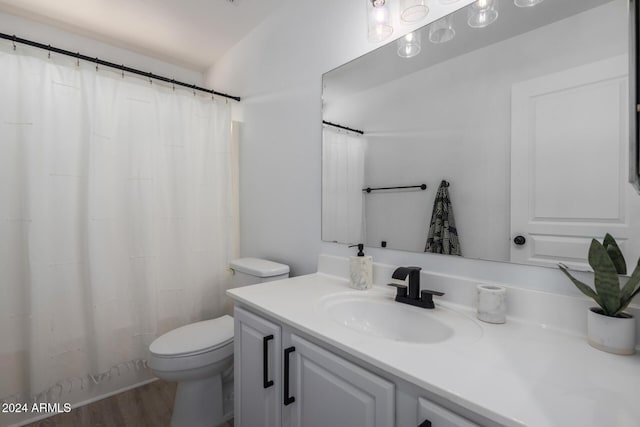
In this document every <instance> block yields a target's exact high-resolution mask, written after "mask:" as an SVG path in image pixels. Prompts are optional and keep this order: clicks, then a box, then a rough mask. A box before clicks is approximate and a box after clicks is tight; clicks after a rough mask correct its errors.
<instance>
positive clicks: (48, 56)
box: [47, 45, 51, 59]
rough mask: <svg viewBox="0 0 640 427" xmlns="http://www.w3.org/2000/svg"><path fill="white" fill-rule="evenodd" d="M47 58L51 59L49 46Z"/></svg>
mask: <svg viewBox="0 0 640 427" xmlns="http://www.w3.org/2000/svg"><path fill="white" fill-rule="evenodd" d="M47 58H49V59H51V45H49V53H47Z"/></svg>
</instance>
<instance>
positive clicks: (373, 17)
mask: <svg viewBox="0 0 640 427" xmlns="http://www.w3.org/2000/svg"><path fill="white" fill-rule="evenodd" d="M379 4H380V5H379V6H375V5H376V1H375V0H374V1H371V0H367V10H368V12H367V27H368V39H369V41H370V42H372V43H377V42H381V41H383V40H385V39H387V38H389V36H391V34H393V26H392V25H391V19H390V14H389V7H388V6H387V5H386V4H385V2H384V1H382V2H381V3H380V2H379Z"/></svg>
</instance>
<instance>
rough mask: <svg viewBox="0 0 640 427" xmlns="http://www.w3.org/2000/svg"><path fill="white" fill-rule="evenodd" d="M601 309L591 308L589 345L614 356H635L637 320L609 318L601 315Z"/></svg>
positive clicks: (588, 324)
mask: <svg viewBox="0 0 640 427" xmlns="http://www.w3.org/2000/svg"><path fill="white" fill-rule="evenodd" d="M601 311H602V310H601V309H600V308H599V307H591V308H590V309H589V312H588V316H587V337H588V339H589V344H591V346H592V347H595V348H597V349H598V350H602V351H606V352H609V353H614V354H625V355H627V354H634V353H635V351H636V349H635V347H636V319H634V317H633V316H632V315H630V314H627V313H623V315H624V316H626V317H609V316H605V315H604V314H600V312H601Z"/></svg>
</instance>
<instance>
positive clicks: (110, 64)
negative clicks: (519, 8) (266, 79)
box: [0, 33, 240, 102]
mask: <svg viewBox="0 0 640 427" xmlns="http://www.w3.org/2000/svg"><path fill="white" fill-rule="evenodd" d="M0 39H5V40H9V41H12V42H13V50H16V43H22V44H26V45H27V46H32V47H37V48H39V49H43V50H46V51H49V53H51V52H55V53H59V54H61V55H66V56H71V57H73V58H76V65H78V66H79V65H80V60H81V59H82V60H84V61H87V62H93V63H95V64H96V69H97V68H98V65H104V66H105V67H109V68H115V69H116V70H121V71H122V73H123V74H124V73H125V72H127V73H131V74H136V75H139V76H143V77H148V78H150V79H152V78H153V79H155V80H160V81H163V82H166V83H171V84H172V85H178V86H182V87H187V88H190V89H193V90H198V91H200V92H206V93H210V94H212V95H217V96H221V97H223V98H228V99H233V100H235V101H238V102H240V97H239V96H233V95H229V94H226V93H222V92H218V91H215V90H213V89H207V88H204V87H200V86H196V85H193V84H189V83H184V82H181V81H178V80H175V79H170V78H168V77H164V76H159V75H157V74H153V73H151V72H148V71H141V70H138V69H136V68H131V67H127V66H125V65H123V64H116V63H113V62H109V61H105V60H103V59H99V58H97V57H96V58H92V57H90V56H87V55H83V54H81V53H80V52H71V51H69V50H65V49H60V48H59V47H55V46H51V45H46V44H44V43H38V42H34V41H33V40H27V39H23V38H20V37H16V35H15V34H12V35H9V34H4V33H0Z"/></svg>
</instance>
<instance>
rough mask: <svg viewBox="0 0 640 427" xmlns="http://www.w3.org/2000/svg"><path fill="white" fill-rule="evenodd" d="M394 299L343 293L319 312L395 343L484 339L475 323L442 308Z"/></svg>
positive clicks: (382, 294) (378, 293)
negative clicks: (423, 306)
mask: <svg viewBox="0 0 640 427" xmlns="http://www.w3.org/2000/svg"><path fill="white" fill-rule="evenodd" d="M393 298H394V297H393V295H391V294H389V293H387V292H383V291H376V290H367V291H357V292H344V293H339V294H333V295H329V296H327V297H324V298H323V299H322V300H321V301H320V302H319V304H318V309H319V310H320V311H321V312H322V313H324V314H326V315H328V316H329V317H330V318H331V319H332V320H333V321H335V322H338V323H339V324H341V325H343V326H345V327H347V328H349V329H352V330H355V331H358V332H361V333H364V334H367V335H372V336H377V337H380V338H385V339H389V340H393V341H404V342H411V343H421V344H434V343H440V342H443V341H451V340H455V341H457V340H460V339H463V340H465V341H469V340H475V339H478V338H480V336H482V329H481V328H480V326H479V325H478V324H477V323H476V322H475V321H474V320H473V319H471V318H469V317H467V316H465V315H464V314H462V313H459V312H457V311H455V310H452V309H449V308H445V307H442V305H441V304H438V303H436V308H435V309H424V308H419V307H413V306H410V305H407V304H402V303H399V302H396V301H395V300H394V299H393Z"/></svg>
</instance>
